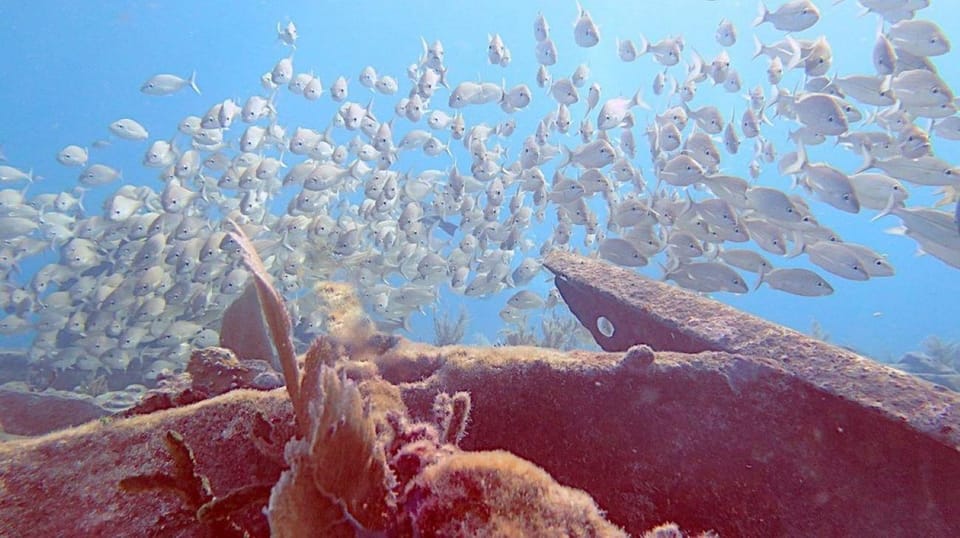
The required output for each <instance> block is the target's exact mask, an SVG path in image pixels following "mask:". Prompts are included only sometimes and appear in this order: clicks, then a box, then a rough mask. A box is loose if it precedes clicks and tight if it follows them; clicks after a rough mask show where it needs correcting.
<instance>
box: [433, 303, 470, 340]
mask: <svg viewBox="0 0 960 538" xmlns="http://www.w3.org/2000/svg"><path fill="white" fill-rule="evenodd" d="M469 323H470V315H469V314H468V313H467V308H466V307H465V306H463V305H461V306H460V312H459V314H457V320H456V321H453V316H452V314H451V313H450V312H446V314H445V315H443V316H441V315H440V314H439V313H438V312H437V309H436V308H434V309H433V334H434V337H433V343H434V344H436V345H438V346H450V345H454V344H459V343H460V342H461V341H463V335H464V334H465V333H466V331H467V325H469Z"/></svg>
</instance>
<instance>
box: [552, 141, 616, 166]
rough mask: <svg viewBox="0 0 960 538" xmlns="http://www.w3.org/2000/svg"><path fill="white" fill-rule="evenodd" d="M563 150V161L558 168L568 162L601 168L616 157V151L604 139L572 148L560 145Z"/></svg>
mask: <svg viewBox="0 0 960 538" xmlns="http://www.w3.org/2000/svg"><path fill="white" fill-rule="evenodd" d="M561 151H562V152H563V162H562V163H561V164H560V168H563V167H565V166H567V165H569V164H575V165H577V166H579V167H581V168H603V167H604V166H607V165H609V164H612V163H613V161H614V159H615V158H616V151H615V150H614V149H613V146H612V145H611V144H610V142H608V141H606V140H602V139H600V140H595V141H593V142H589V143H587V144H583V145H581V146H579V147H577V148H576V149H574V150H571V149H570V148H568V147H566V146H561Z"/></svg>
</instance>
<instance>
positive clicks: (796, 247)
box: [783, 230, 807, 258]
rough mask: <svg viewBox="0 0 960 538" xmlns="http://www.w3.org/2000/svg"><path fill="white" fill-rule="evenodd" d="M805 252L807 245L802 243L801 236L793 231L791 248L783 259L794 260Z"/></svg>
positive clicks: (796, 231)
mask: <svg viewBox="0 0 960 538" xmlns="http://www.w3.org/2000/svg"><path fill="white" fill-rule="evenodd" d="M806 250H807V244H806V243H804V242H803V234H802V233H800V232H799V231H798V230H793V247H792V248H791V249H790V251H789V252H785V253H784V254H783V257H784V258H796V257H797V256H799V255H801V254H803V253H804V252H806Z"/></svg>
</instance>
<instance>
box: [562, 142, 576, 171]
mask: <svg viewBox="0 0 960 538" xmlns="http://www.w3.org/2000/svg"><path fill="white" fill-rule="evenodd" d="M560 152H561V153H563V162H562V163H560V166H559V168H566V167H567V166H568V165H569V164H570V163H571V162H573V152H572V151H570V148H568V147H567V146H565V145H563V144H560Z"/></svg>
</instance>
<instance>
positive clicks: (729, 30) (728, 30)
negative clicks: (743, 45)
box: [714, 18, 737, 47]
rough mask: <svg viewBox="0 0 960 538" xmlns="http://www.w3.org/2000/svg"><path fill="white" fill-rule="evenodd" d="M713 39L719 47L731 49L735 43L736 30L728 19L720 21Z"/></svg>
mask: <svg viewBox="0 0 960 538" xmlns="http://www.w3.org/2000/svg"><path fill="white" fill-rule="evenodd" d="M714 38H715V39H716V41H717V43H718V44H719V45H721V46H723V47H732V46H733V45H734V44H736V42H737V29H736V27H735V26H734V25H733V23H732V22H730V21H729V20H728V19H726V18H723V19H720V23H719V24H718V25H717V31H716V33H715V35H714Z"/></svg>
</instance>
